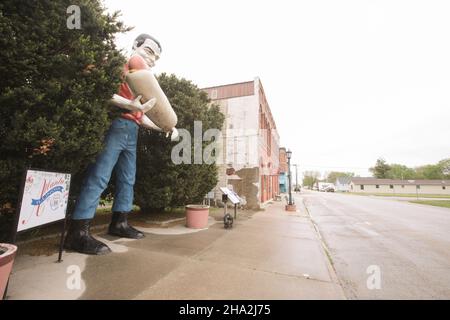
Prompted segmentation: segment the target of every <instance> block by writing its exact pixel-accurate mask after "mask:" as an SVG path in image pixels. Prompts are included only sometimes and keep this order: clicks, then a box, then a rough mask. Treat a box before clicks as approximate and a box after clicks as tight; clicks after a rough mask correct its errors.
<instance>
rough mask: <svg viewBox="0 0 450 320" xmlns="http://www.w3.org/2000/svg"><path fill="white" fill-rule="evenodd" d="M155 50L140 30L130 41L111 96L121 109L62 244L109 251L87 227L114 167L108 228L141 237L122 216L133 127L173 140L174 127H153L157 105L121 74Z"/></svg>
mask: <svg viewBox="0 0 450 320" xmlns="http://www.w3.org/2000/svg"><path fill="white" fill-rule="evenodd" d="M160 54H161V45H160V44H159V42H158V41H157V40H156V39H155V38H153V37H152V36H150V35H148V34H141V35H140V36H138V37H137V38H136V40H135V41H134V44H133V52H132V55H131V57H130V59H129V60H128V62H127V63H126V64H125V67H124V81H123V83H122V84H121V86H120V89H119V93H118V94H115V95H114V96H113V98H112V99H111V103H112V104H113V108H117V107H119V108H120V109H117V110H122V111H121V112H120V113H119V115H118V117H117V118H116V119H114V120H113V122H112V124H111V126H110V128H109V130H108V132H107V134H106V137H105V141H104V147H103V150H102V152H101V153H100V154H99V155H98V156H97V159H96V161H95V163H94V164H93V165H91V166H90V168H89V170H88V173H87V176H86V178H85V180H84V182H83V185H82V189H81V192H80V195H79V197H78V199H77V201H76V205H75V210H74V212H73V214H72V217H71V223H70V227H69V230H68V234H67V237H66V241H65V248H66V249H70V250H75V251H78V252H81V253H86V254H96V255H99V254H106V253H109V252H111V250H110V248H109V247H108V246H107V245H106V244H104V243H102V242H101V241H99V240H97V239H95V238H93V237H92V236H91V234H90V231H89V228H90V224H91V221H92V219H93V217H94V215H95V212H96V209H97V206H98V204H99V200H100V196H101V194H102V192H103V191H104V190H105V189H106V187H107V185H108V182H109V180H110V177H111V173H112V171H113V169H115V176H116V184H115V194H114V203H113V206H112V219H111V224H110V225H109V228H108V233H109V234H111V235H114V236H119V237H125V238H132V239H140V238H143V237H144V234H143V233H142V232H140V231H138V230H136V229H135V228H133V227H131V226H130V225H129V224H128V221H127V215H128V213H129V212H130V211H131V210H132V205H133V187H134V183H135V175H136V145H137V137H138V129H139V126H143V127H145V128H149V129H153V130H158V131H166V132H168V133H169V132H171V135H172V139H175V138H176V136H177V130H176V129H175V128H172V129H171V130H170V131H169V130H163V129H161V128H160V127H159V126H157V125H156V124H155V123H154V122H153V121H152V120H151V119H150V118H149V117H148V116H147V115H146V113H147V112H148V111H149V110H151V109H152V108H153V107H154V106H155V104H157V102H158V101H157V99H155V98H152V99H148V101H144V102H143V99H142V96H141V95H139V96H135V94H136V92H133V90H132V88H130V86H129V84H128V83H127V82H126V81H125V79H126V77H127V75H128V74H129V73H132V72H133V71H136V70H142V69H150V68H152V67H153V66H154V65H155V62H156V60H158V59H159V57H160ZM139 81H142V80H139ZM144 85H146V84H145V83H144ZM158 87H159V86H158ZM164 98H165V96H164ZM166 100H167V99H166ZM172 112H173V111H172ZM147 114H149V113H147Z"/></svg>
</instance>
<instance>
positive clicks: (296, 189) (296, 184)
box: [293, 164, 299, 192]
mask: <svg viewBox="0 0 450 320" xmlns="http://www.w3.org/2000/svg"><path fill="white" fill-rule="evenodd" d="M293 166H294V167H295V188H294V191H295V192H297V191H298V189H299V187H298V171H297V166H298V165H297V164H293Z"/></svg>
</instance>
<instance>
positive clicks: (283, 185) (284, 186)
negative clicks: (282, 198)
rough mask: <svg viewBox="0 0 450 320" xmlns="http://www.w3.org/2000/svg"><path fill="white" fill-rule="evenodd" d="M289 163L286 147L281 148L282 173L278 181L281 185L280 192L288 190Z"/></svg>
mask: <svg viewBox="0 0 450 320" xmlns="http://www.w3.org/2000/svg"><path fill="white" fill-rule="evenodd" d="M287 175H288V163H287V156H286V148H284V147H281V148H280V173H279V175H278V182H279V185H280V192H281V193H286V192H288V190H287V189H288V176H287Z"/></svg>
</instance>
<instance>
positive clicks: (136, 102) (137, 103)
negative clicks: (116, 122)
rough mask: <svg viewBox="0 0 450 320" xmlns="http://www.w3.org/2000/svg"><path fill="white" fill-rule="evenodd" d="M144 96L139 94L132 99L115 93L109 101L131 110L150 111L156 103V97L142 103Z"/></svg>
mask: <svg viewBox="0 0 450 320" xmlns="http://www.w3.org/2000/svg"><path fill="white" fill-rule="evenodd" d="M141 98H142V96H140V95H139V96H137V97H136V98H135V99H133V100H130V99H127V98H124V97H122V96H119V95H118V94H114V95H113V96H112V98H111V99H110V100H109V102H110V103H111V104H112V105H114V106H116V107H119V108H121V109H125V110H129V111H140V112H143V113H146V112H148V111H149V110H150V109H152V108H153V107H154V106H155V104H156V99H155V98H153V99H150V100H148V101H147V102H146V103H144V104H142V103H141Z"/></svg>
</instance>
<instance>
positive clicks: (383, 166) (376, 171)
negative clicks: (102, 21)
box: [369, 158, 391, 179]
mask: <svg viewBox="0 0 450 320" xmlns="http://www.w3.org/2000/svg"><path fill="white" fill-rule="evenodd" d="M390 169H391V167H390V166H389V165H388V164H387V163H386V160H384V159H382V158H379V159H378V160H377V163H376V164H375V166H374V167H373V168H370V169H369V170H370V171H371V172H372V174H373V176H374V177H375V178H378V179H387V178H389V170H390Z"/></svg>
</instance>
